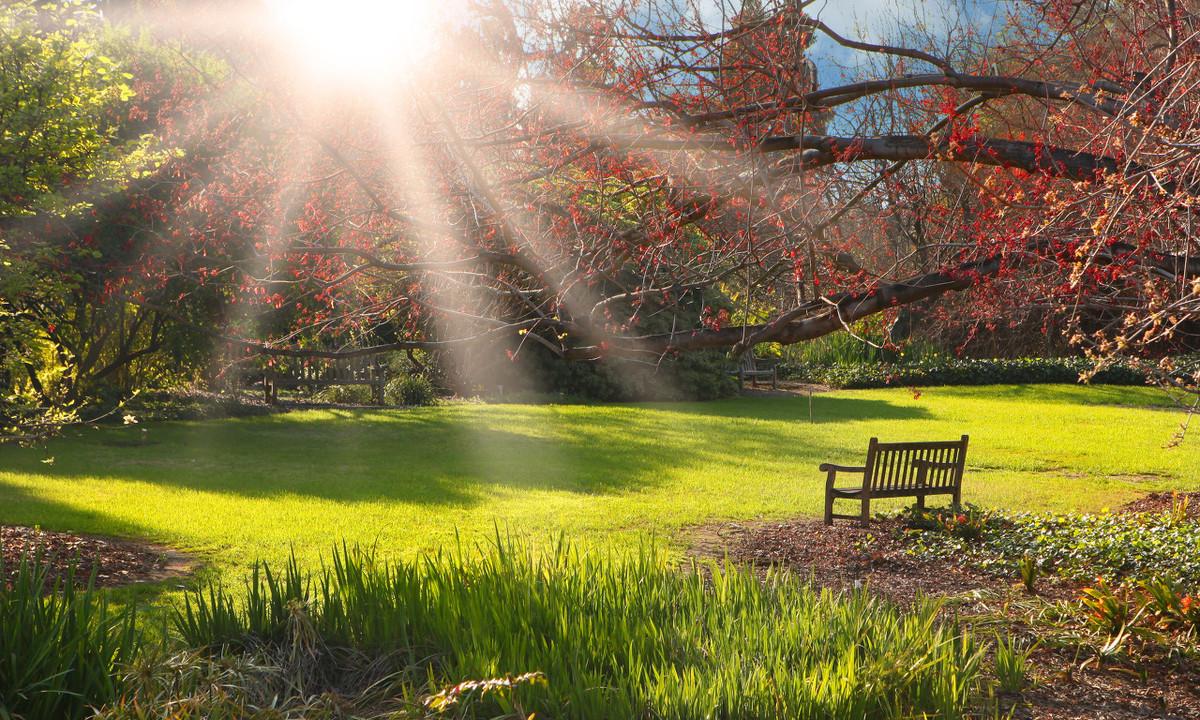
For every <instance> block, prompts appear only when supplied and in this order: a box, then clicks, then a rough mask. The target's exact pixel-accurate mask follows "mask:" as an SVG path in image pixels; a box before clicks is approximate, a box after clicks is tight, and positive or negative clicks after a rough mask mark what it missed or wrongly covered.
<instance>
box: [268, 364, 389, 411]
mask: <svg viewBox="0 0 1200 720" xmlns="http://www.w3.org/2000/svg"><path fill="white" fill-rule="evenodd" d="M387 371H388V368H387V363H385V362H384V361H383V360H382V359H380V358H378V357H374V358H350V359H348V360H332V361H324V362H316V363H312V362H310V363H308V364H305V365H295V366H293V367H289V368H287V369H286V370H278V369H268V370H267V371H266V372H264V373H263V376H262V383H263V394H264V395H265V396H266V400H267V402H269V403H273V402H275V400H276V399H277V398H276V393H277V391H278V389H279V388H297V387H304V388H308V389H310V390H316V389H317V388H324V387H331V386H334V385H366V386H367V387H369V388H371V400H372V402H374V403H375V404H376V405H382V404H383V388H384V386H385V385H387V380H388V377H387Z"/></svg>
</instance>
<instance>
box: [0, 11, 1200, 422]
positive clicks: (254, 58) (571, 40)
mask: <svg viewBox="0 0 1200 720" xmlns="http://www.w3.org/2000/svg"><path fill="white" fill-rule="evenodd" d="M50 7H56V8H60V9H58V10H55V11H54V12H58V13H65V15H62V16H61V17H59V16H56V17H55V18H54V22H52V23H46V22H40V24H39V27H40V28H50V29H43V30H39V31H38V32H37V33H29V32H17V31H16V30H11V29H10V30H6V32H7V33H8V35H7V36H6V37H8V38H9V39H8V41H7V44H6V45H5V47H4V48H3V54H4V57H3V58H0V64H2V65H3V67H4V68H5V70H4V72H5V75H6V78H7V77H8V76H9V74H10V73H15V75H13V77H16V78H20V80H19V82H17V83H14V82H12V81H9V82H7V84H6V90H5V91H4V93H3V94H2V95H0V102H3V103H4V107H5V108H8V107H10V106H11V107H12V108H14V110H12V111H6V113H5V115H4V116H3V118H2V119H0V124H2V125H3V126H4V133H5V134H4V138H5V143H6V145H7V144H12V145H14V147H13V148H11V149H9V148H7V146H6V148H5V149H4V150H3V152H4V153H5V154H6V155H9V156H12V157H14V158H26V159H24V160H21V161H20V162H17V163H15V165H14V167H21V168H25V169H24V170H23V171H21V172H15V173H14V172H13V171H12V170H9V171H8V173H7V174H6V175H5V176H4V180H3V186H2V188H0V202H3V203H7V210H6V211H5V213H4V214H5V215H6V216H7V217H6V218H5V219H4V220H3V221H2V222H3V229H4V233H5V242H7V243H8V244H9V246H10V252H13V250H12V248H23V251H16V252H15V254H14V256H15V257H17V258H21V262H22V263H23V265H22V267H24V268H27V269H24V270H22V271H21V272H20V273H15V274H14V273H13V272H11V271H10V272H8V273H6V278H7V279H6V280H5V282H6V283H7V285H6V286H5V291H4V302H3V307H4V308H5V312H6V313H8V314H7V315H6V316H5V318H6V319H5V320H4V321H3V322H4V323H5V325H6V327H8V326H14V327H15V325H14V323H15V321H16V319H17V318H19V319H20V320H21V322H22V323H24V325H23V327H24V328H25V329H24V330H21V331H20V332H23V333H26V335H24V336H21V337H22V338H24V339H22V340H20V341H13V342H16V343H17V344H19V345H21V346H22V347H26V348H28V347H34V346H36V347H40V348H43V349H42V350H39V352H42V353H43V354H44V355H47V354H54V355H55V357H57V360H56V361H55V362H56V363H57V364H58V366H60V367H64V368H69V369H68V370H64V371H62V372H63V373H64V374H65V376H69V377H70V378H72V381H71V382H69V383H65V385H64V384H63V383H59V385H60V386H62V387H68V386H69V387H71V388H75V389H73V390H70V391H69V392H68V394H69V395H71V398H70V399H71V400H72V401H75V400H77V399H78V398H79V397H81V396H82V395H84V394H87V393H88V392H92V391H93V390H94V386H95V384H96V382H97V381H99V380H100V379H101V378H104V377H111V376H113V375H119V374H121V373H122V372H124V370H123V368H128V367H129V366H130V365H131V363H135V362H138V361H139V360H140V361H142V362H149V361H150V360H151V359H153V360H154V361H155V362H158V363H160V364H161V363H162V362H165V361H166V360H165V359H169V362H170V363H173V365H172V367H176V368H180V367H184V366H186V367H191V368H202V369H203V370H195V371H196V372H209V370H208V368H210V367H211V365H212V364H213V363H214V362H215V360H216V359H217V358H218V357H220V358H223V360H224V362H225V363H229V362H239V361H244V360H245V359H246V358H248V357H268V358H275V359H276V361H284V359H285V358H291V359H292V360H293V361H300V360H303V359H305V358H316V357H339V356H345V355H348V354H364V353H373V352H383V351H388V350H422V351H427V352H433V353H436V354H438V355H439V356H441V357H443V358H445V359H446V360H445V361H446V362H447V363H448V364H450V365H453V367H454V368H455V371H456V372H457V373H459V374H461V375H462V376H463V377H466V378H478V377H481V376H484V375H486V374H488V373H493V372H497V370H496V368H497V367H498V366H501V365H504V364H505V363H508V364H509V365H512V364H513V363H514V358H515V362H519V361H520V358H521V357H522V356H523V355H526V354H529V353H532V352H536V353H538V354H540V355H543V356H546V357H552V358H560V359H562V360H563V361H582V362H601V363H604V362H614V361H621V362H629V363H635V364H641V365H644V366H647V367H652V368H653V367H659V366H660V365H661V364H662V363H664V362H670V361H672V360H673V359H674V358H676V357H678V356H679V355H681V354H687V353H690V352H695V351H712V350H720V351H721V352H729V353H732V354H734V355H737V354H740V353H743V352H745V351H747V350H748V349H749V348H751V347H753V346H755V345H757V344H759V343H764V342H772V343H784V344H789V343H798V342H803V341H806V340H809V339H813V338H816V337H820V336H823V335H826V334H829V333H833V332H838V331H842V330H846V329H847V328H849V326H850V325H852V324H853V323H854V322H855V321H857V320H860V319H862V318H866V317H870V316H876V315H878V316H882V317H883V318H885V322H887V323H894V322H896V321H897V320H900V322H899V323H898V324H899V325H904V326H908V327H911V326H912V324H913V323H914V322H918V321H919V322H920V323H923V324H928V325H934V324H948V323H955V324H957V325H958V326H959V327H962V328H965V329H964V330H963V331H962V333H961V336H962V337H963V338H964V339H965V341H969V340H970V339H971V338H972V337H975V336H978V335H983V334H988V333H992V332H1002V331H1003V329H1004V328H1006V327H1009V326H1015V325H1017V324H1019V323H1022V322H1026V321H1027V320H1028V319H1029V318H1031V317H1033V318H1035V319H1036V320H1037V321H1038V322H1040V323H1041V324H1042V326H1043V327H1044V328H1045V329H1046V330H1047V331H1048V332H1062V333H1064V335H1065V337H1066V338H1067V339H1068V340H1069V342H1070V343H1072V344H1073V345H1074V346H1075V347H1077V348H1078V349H1079V350H1080V351H1085V352H1088V353H1091V354H1092V355H1094V356H1095V357H1096V358H1098V359H1100V360H1102V361H1103V360H1104V359H1107V358H1112V357H1115V356H1127V357H1130V358H1133V359H1135V360H1137V361H1139V362H1143V363H1146V364H1147V365H1150V366H1154V367H1159V366H1160V365H1161V367H1160V368H1159V369H1161V370H1162V371H1163V373H1164V377H1168V376H1169V371H1170V369H1171V368H1170V366H1169V360H1163V361H1161V363H1160V361H1159V360H1158V358H1160V357H1164V356H1168V355H1170V354H1171V353H1173V352H1176V351H1178V350H1180V349H1195V348H1196V344H1197V331H1198V326H1197V313H1198V311H1200V246H1198V243H1197V239H1196V238H1197V236H1196V234H1195V232H1194V231H1193V229H1192V228H1193V213H1194V212H1195V208H1196V196H1197V188H1198V184H1197V183H1198V179H1197V177H1196V170H1197V149H1198V148H1200V142H1198V137H1200V128H1198V127H1197V122H1198V120H1197V118H1200V108H1198V107H1197V100H1198V98H1200V95H1198V94H1197V93H1196V91H1195V87H1196V85H1197V82H1196V80H1197V77H1198V76H1200V73H1198V71H1200V64H1198V62H1197V60H1198V58H1200V55H1198V53H1197V50H1198V48H1200V46H1198V45H1197V35H1196V34H1197V30H1198V28H1197V23H1198V18H1197V16H1196V14H1195V12H1194V10H1193V8H1192V7H1191V6H1190V4H1188V3H1180V2H1175V1H1174V0H1119V1H1118V0H1070V1H1068V0H1014V1H1013V2H1011V3H1008V4H1005V5H1003V6H1002V8H1003V10H1004V11H1005V12H1006V15H1005V18H1006V19H1005V20H1004V21H1002V22H1001V23H1000V25H1001V27H1000V30H999V32H998V34H997V35H996V36H995V38H999V40H998V41H997V40H996V39H995V38H992V39H988V38H984V37H982V36H978V35H975V34H973V33H972V32H971V31H970V30H969V29H959V30H949V31H947V34H946V36H945V37H940V38H934V37H931V36H927V35H923V34H922V33H921V32H919V31H918V30H917V29H914V28H898V29H897V32H896V33H895V34H894V35H895V38H894V41H891V40H890V41H888V43H880V42H866V41H862V40H856V39H854V38H853V37H852V36H851V33H849V31H848V30H846V29H842V28H831V27H829V26H828V25H827V24H826V23H825V22H823V21H822V20H821V19H820V13H819V4H814V3H810V2H804V1H802V0H774V1H772V0H764V1H762V2H754V3H746V4H745V5H744V6H743V5H741V4H739V5H738V6H737V7H732V8H727V9H728V12H726V13H725V14H724V15H722V16H721V17H718V18H715V19H714V17H715V16H713V15H712V13H701V12H698V11H696V9H695V8H693V7H692V5H691V4H689V3H687V2H683V1H682V0H679V1H676V0H636V1H635V0H629V1H628V2H615V3H614V2H601V1H600V0H575V1H573V2H567V3H560V2H544V1H541V0H490V1H488V2H481V3H476V4H473V5H472V6H471V8H470V10H469V12H468V13H467V14H465V15H464V16H463V17H462V18H460V19H456V20H455V21H454V22H451V23H448V24H446V25H444V26H442V27H440V28H439V30H440V32H441V33H442V42H441V43H440V45H439V46H438V47H437V48H435V49H432V50H430V51H429V54H427V55H425V56H424V57H422V58H419V59H417V60H416V61H414V62H413V63H412V64H411V65H408V66H406V67H383V68H380V67H361V68H359V69H358V70H357V72H356V73H355V74H354V75H352V76H349V75H345V74H342V75H336V74H332V75H331V74H329V73H324V74H322V73H317V72H315V71H314V70H313V69H312V67H311V66H309V65H307V64H305V63H299V62H297V61H296V56H295V55H294V54H289V53H288V52H282V51H281V50H280V48H281V47H284V48H287V47H288V44H287V42H286V40H284V41H283V42H282V43H281V42H280V40H279V38H277V37H273V36H272V35H271V34H270V33H269V32H267V29H268V28H269V26H270V23H269V22H265V21H263V19H262V18H261V17H259V16H257V15H255V14H254V13H251V12H250V11H247V10H245V9H244V6H240V5H237V4H234V5H229V4H211V3H202V4H197V6H196V9H195V10H193V11H190V12H189V13H185V16H186V17H184V18H183V19H181V18H180V16H179V14H178V13H164V12H162V11H161V6H160V5H159V4H156V3H145V4H142V5H140V6H139V9H138V10H135V11H132V12H130V13H129V14H125V15H121V16H120V18H121V23H122V24H129V25H130V26H134V27H140V28H142V30H141V31H140V32H141V35H140V36H139V37H141V39H140V40H136V41H135V40H133V39H131V38H132V37H133V35H132V34H131V31H129V30H125V31H123V32H124V34H123V35H122V34H121V33H116V36H114V37H110V39H109V40H108V41H107V42H109V43H110V44H111V45H112V46H113V47H116V48H118V49H119V50H120V53H117V52H115V51H114V52H107V53H101V52H99V51H97V52H90V51H89V50H88V45H87V44H86V43H97V44H103V42H105V41H103V40H101V39H99V38H100V35H97V36H95V37H96V38H97V39H87V38H90V37H92V36H86V37H85V35H84V34H83V33H84V31H83V30H80V29H78V28H80V27H89V28H90V27H93V26H96V25H103V24H104V23H103V21H102V20H100V19H99V18H98V16H97V15H96V14H95V12H94V10H93V9H91V8H90V7H88V5H87V4H86V3H67V4H64V5H61V7H60V6H59V5H53V6H51V5H47V4H38V3H33V4H29V3H24V4H17V5H11V6H10V7H7V8H6V9H5V10H4V13H5V18H6V19H5V20H4V23H5V25H4V27H5V28H17V27H18V26H19V24H20V23H22V22H33V20H30V19H29V18H34V17H43V20H44V14H45V13H47V12H50V10H48V9H47V8H50ZM237 8H241V10H238V9H237ZM235 12H245V13H246V14H245V16H244V22H242V21H239V22H230V21H229V19H230V18H234V17H235V15H234V13H235ZM330 12H336V8H333V9H331V10H330ZM39 14H41V15H39ZM75 14H80V16H81V19H79V20H77V21H76V22H75V23H74V24H72V23H71V20H72V19H73V17H68V16H73V15H75ZM236 17H237V18H243V16H240V15H238V16H236ZM23 18H24V19H23ZM213 18H219V19H223V20H224V22H214V21H213ZM84 20H86V22H84ZM364 21H369V18H364ZM963 27H964V28H969V26H963ZM87 32H93V31H92V30H88V31H87ZM94 32H100V31H99V30H96V31H94ZM105 32H109V33H113V32H115V31H114V30H113V29H112V28H108V29H107V30H105ZM101 34H103V33H101ZM818 39H819V42H821V43H827V44H832V45H833V46H839V47H842V48H845V49H847V50H852V51H854V52H855V53H857V55H858V57H860V58H862V63H861V64H860V65H859V66H858V67H857V68H855V69H853V70H844V71H842V73H841V75H842V76H841V77H834V76H835V75H836V74H837V73H836V72H829V71H826V72H818V65H817V64H816V63H815V62H814V61H813V59H812V57H811V55H812V48H813V46H814V43H815V42H817V41H818ZM80 43H85V44H83V45H80ZM55 48H57V49H58V50H61V49H62V48H68V49H71V50H70V52H73V53H75V55H74V56H72V55H71V54H70V52H68V53H67V54H66V55H63V53H62V52H59V51H55V52H51V50H52V49H55ZM72 48H73V49H72ZM290 52H293V53H294V48H292V49H291V50H290ZM37 57H43V58H44V59H43V60H42V61H40V62H36V61H34V60H24V61H23V60H21V58H37ZM52 57H53V58H56V59H54V60H51V59H49V58H52ZM71 57H76V58H77V59H76V60H70V59H69V58H71ZM64 58H65V59H64ZM110 58H112V59H110ZM64 63H65V64H64ZM71 63H76V64H78V63H83V64H84V65H86V66H87V70H86V72H80V73H76V74H72V75H71V78H70V79H69V80H67V79H60V80H58V81H55V80H53V76H54V74H55V72H58V71H56V70H55V68H60V69H61V68H63V67H67V66H68V65H70V64H71ZM10 68H15V70H10ZM22 68H24V69H22ZM35 68H36V69H35ZM21 73H25V75H22V74H21ZM343 73H344V70H343ZM55 82H58V83H59V86H57V89H47V90H46V92H48V93H49V94H50V95H52V96H55V95H56V96H57V97H58V98H59V99H60V100H62V102H59V103H52V104H50V105H48V106H47V105H33V104H30V103H29V102H28V101H29V99H30V97H31V94H32V93H33V92H34V90H33V88H36V87H41V85H39V84H40V83H50V84H51V85H50V86H47V87H48V88H54V87H56V86H54V85H53V83H55ZM63 83H75V85H70V86H67V85H63ZM26 106H28V107H26ZM32 107H44V108H46V109H47V110H46V113H44V114H46V117H45V118H43V119H40V120H39V119H38V118H37V117H34V116H33V115H31V114H30V111H29V108H32ZM21 108H26V109H25V110H21ZM24 127H34V128H39V130H38V131H37V132H35V133H34V134H33V135H30V138H31V140H30V141H29V142H26V143H15V142H14V141H13V140H12V138H15V137H17V134H18V133H19V132H20V128H24ZM26 134H28V133H26ZM131 142H132V143H133V144H132V145H131ZM22 153H24V154H22ZM81 186H82V187H81ZM30 248H53V249H54V251H55V253H58V252H59V251H61V250H64V249H65V250H68V251H69V252H67V253H65V255H56V259H55V260H47V259H46V258H44V257H41V256H39V255H38V253H37V252H35V251H32V250H30ZM55 263H62V264H59V265H56V264H55ZM28 268H40V272H41V273H42V274H41V275H40V276H39V275H38V272H39V271H37V270H30V269H28ZM50 275H53V276H55V277H56V278H63V277H73V278H75V279H74V281H73V282H72V284H71V288H70V292H67V293H66V294H65V295H63V297H66V296H67V295H69V296H70V301H69V302H68V301H66V300H64V301H56V302H55V303H49V302H45V301H41V300H38V299H37V296H38V294H39V293H38V292H34V291H33V290H32V289H31V288H32V287H33V284H34V283H32V282H31V281H29V280H26V281H21V280H19V279H16V280H14V278H20V277H25V278H27V279H28V278H34V277H47V276H50ZM22 282H24V283H25V284H24V285H21V284H20V283H22ZM13 283H16V284H13ZM957 293H962V295H961V296H960V297H951V296H953V295H955V294H957ZM99 308H104V311H103V312H100V310H99ZM113 308H117V309H115V310H114V309H113ZM99 316H103V319H101V318H100V317H99ZM61 328H69V329H70V332H69V333H68V332H65V331H63V330H61ZM7 332H8V335H7V337H9V338H16V337H17V335H16V334H14V333H15V332H17V331H14V330H9V331H7ZM896 335H897V337H899V335H902V333H897V334H896ZM34 336H36V338H37V342H36V343H31V342H29V338H31V337H34ZM98 338H104V339H105V340H104V342H102V343H100V345H102V346H103V347H102V348H101V349H96V345H97V339H98ZM85 345H86V346H87V347H86V348H85V347H84V346H85ZM89 354H91V355H93V356H94V358H93V361H91V362H86V360H87V358H88V357H89ZM7 367H8V372H9V373H10V378H12V377H16V375H21V374H22V373H23V375H22V377H23V378H25V379H22V380H19V381H18V380H12V382H15V383H16V384H18V385H24V386H29V385H33V386H37V385H41V390H40V391H39V392H41V395H42V400H43V401H49V399H50V398H51V396H52V395H53V393H52V392H50V391H48V390H46V382H45V376H46V373H47V367H48V366H47V361H45V360H39V359H37V358H33V357H30V356H29V353H28V352H26V353H25V354H24V357H23V358H20V359H18V360H16V361H10V362H9V363H8V365H7ZM1170 377H1171V378H1172V380H1171V381H1172V382H1176V383H1183V384H1185V385H1186V384H1187V381H1186V379H1183V380H1181V379H1180V378H1179V377H1178V376H1170ZM84 379H88V382H87V383H84V382H82V380H84ZM88 383H90V385H89V387H86V388H85V387H84V386H85V385H88ZM1193 387H1194V383H1193ZM26 389H27V390H28V387H27V388H26ZM62 392H67V391H65V390H64V391H62ZM10 424H12V423H10Z"/></svg>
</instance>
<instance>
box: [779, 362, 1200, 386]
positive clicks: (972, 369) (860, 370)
mask: <svg viewBox="0 0 1200 720" xmlns="http://www.w3.org/2000/svg"><path fill="white" fill-rule="evenodd" d="M1176 367H1177V371H1178V372H1181V373H1189V372H1195V371H1196V369H1197V368H1200V357H1186V358H1179V359H1178V360H1177V362H1176ZM1092 369H1093V365H1092V363H1091V361H1089V360H1088V359H1086V358H1081V357H1064V358H1018V359H1013V360H1002V359H993V360H971V359H958V358H946V357H936V356H934V357H926V358H922V359H920V360H917V361H914V362H908V363H902V364H892V363H871V364H866V363H853V364H835V365H816V364H799V365H796V366H794V367H793V368H792V371H791V375H792V376H793V377H794V378H795V379H798V380H802V381H805V382H815V383H821V384H824V385H829V386H831V387H837V388H847V389H849V388H880V387H889V386H921V387H929V386H937V385H998V384H1021V385H1025V384H1037V383H1075V382H1078V381H1079V377H1080V374H1082V373H1086V372H1089V371H1091V370H1092ZM1090 382H1092V383H1096V384H1101V385H1145V384H1146V383H1147V382H1148V379H1147V376H1146V374H1145V373H1144V372H1141V371H1139V370H1137V369H1135V368H1133V367H1130V366H1128V365H1114V366H1111V367H1107V368H1105V369H1103V370H1101V371H1100V372H1098V373H1096V374H1095V375H1093V376H1092V377H1091V379H1090Z"/></svg>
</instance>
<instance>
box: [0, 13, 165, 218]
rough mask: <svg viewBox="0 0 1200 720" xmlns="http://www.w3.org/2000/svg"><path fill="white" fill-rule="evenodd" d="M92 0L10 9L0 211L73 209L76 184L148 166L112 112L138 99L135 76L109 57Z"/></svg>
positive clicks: (1, 25)
mask: <svg viewBox="0 0 1200 720" xmlns="http://www.w3.org/2000/svg"><path fill="white" fill-rule="evenodd" d="M101 28H102V25H101V18H100V13H99V11H98V10H97V9H95V7H94V6H93V5H92V4H91V3H87V2H80V1H79V0H67V1H66V2H49V3H47V2H32V1H29V0H15V1H14V2H8V3H5V5H4V8H3V10H2V11H0V68H2V69H3V75H4V79H5V82H4V84H3V85H2V86H0V118H3V132H0V158H2V159H3V163H0V217H11V216H13V215H28V214H33V213H35V212H38V211H50V212H53V213H55V214H59V215H62V214H65V213H67V212H69V210H70V209H71V207H72V206H73V204H74V202H75V201H73V200H72V199H71V198H69V197H67V196H66V195H65V194H64V193H63V191H64V190H66V189H68V188H69V187H70V186H73V185H77V184H82V185H87V184H89V183H96V182H98V181H99V182H109V181H111V180H112V179H113V178H120V177H123V176H126V175H128V173H129V172H130V171H131V169H132V168H136V167H138V163H137V162H136V160H137V158H136V155H137V154H138V153H139V152H142V150H143V149H141V148H138V149H131V148H130V147H125V146H123V145H122V144H121V143H119V142H117V137H116V126H115V125H114V124H112V123H111V122H109V115H108V111H109V110H110V109H111V108H112V107H113V106H114V105H118V104H121V103H125V102H127V101H128V100H130V99H131V98H132V97H133V96H134V91H133V90H132V89H131V88H130V86H129V81H130V80H132V79H133V76H132V75H131V74H129V73H128V72H127V71H126V70H125V69H124V68H123V67H122V66H121V64H120V62H119V61H118V60H114V59H113V58H111V57H108V56H107V55H105V54H104V52H105V50H106V48H105V47H103V39H102V37H101V34H100V31H101Z"/></svg>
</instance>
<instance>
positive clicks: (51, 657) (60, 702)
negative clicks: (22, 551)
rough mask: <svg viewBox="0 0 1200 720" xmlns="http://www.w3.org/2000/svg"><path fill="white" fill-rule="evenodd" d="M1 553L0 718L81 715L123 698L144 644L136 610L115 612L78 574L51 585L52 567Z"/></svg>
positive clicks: (79, 716)
mask: <svg viewBox="0 0 1200 720" xmlns="http://www.w3.org/2000/svg"><path fill="white" fill-rule="evenodd" d="M2 558H3V556H2V555H0V578H5V577H10V579H9V580H8V581H7V582H4V583H3V584H0V648H3V651H0V717H5V718H8V717H18V718H20V717H26V718H65V719H71V718H82V717H85V716H86V715H87V714H88V711H89V708H91V707H94V706H97V705H100V704H102V703H107V702H111V701H113V700H114V699H116V698H117V697H118V695H119V694H120V683H119V681H118V680H117V673H118V670H119V668H120V666H121V665H122V664H124V663H126V662H129V661H130V660H132V659H133V658H134V656H135V654H136V653H137V652H138V650H139V649H140V647H141V646H142V644H143V640H142V637H141V635H140V634H139V633H138V631H137V629H136V625H135V618H134V613H133V610H132V608H125V609H120V610H115V609H113V608H112V607H110V606H109V603H108V600H107V598H106V597H105V596H104V595H103V594H102V593H101V592H99V591H97V590H95V589H93V587H92V585H91V582H90V581H89V582H88V583H87V584H85V585H82V586H80V585H78V584H77V582H76V580H77V579H78V578H76V577H75V574H74V570H73V569H72V570H69V571H68V572H67V573H66V574H65V575H64V576H62V577H60V578H58V579H56V580H53V581H51V579H50V565H49V564H48V563H45V562H43V559H42V558H40V557H23V558H21V559H20V561H19V563H18V566H17V567H16V568H15V574H13V575H11V576H9V575H8V571H11V570H12V568H5V567H4V566H3V559H2Z"/></svg>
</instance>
